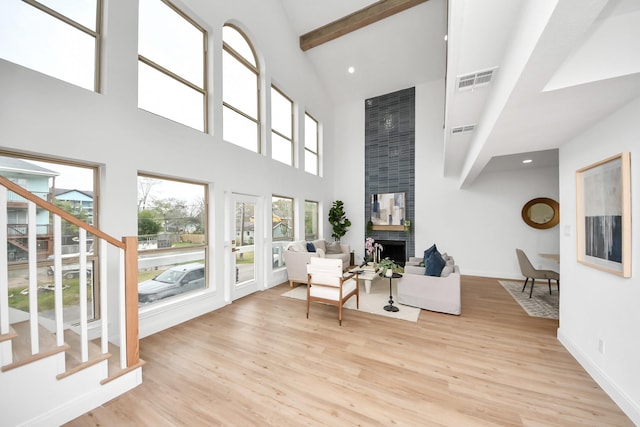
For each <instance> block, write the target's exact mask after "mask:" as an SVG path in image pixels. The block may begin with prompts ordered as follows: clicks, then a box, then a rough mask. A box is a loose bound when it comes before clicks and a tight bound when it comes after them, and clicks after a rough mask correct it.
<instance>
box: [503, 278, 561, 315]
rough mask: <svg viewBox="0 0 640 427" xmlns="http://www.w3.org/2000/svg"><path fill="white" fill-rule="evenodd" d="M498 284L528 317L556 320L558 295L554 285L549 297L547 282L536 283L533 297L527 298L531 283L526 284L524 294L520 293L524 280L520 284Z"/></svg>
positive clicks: (508, 282)
mask: <svg viewBox="0 0 640 427" xmlns="http://www.w3.org/2000/svg"><path fill="white" fill-rule="evenodd" d="M499 282H500V284H501V285H502V286H503V287H504V288H505V289H506V290H507V291H508V292H509V293H510V294H511V296H512V297H513V299H514V300H516V301H517V302H518V304H520V306H521V307H522V308H523V309H524V311H526V312H527V314H528V315H529V316H533V317H545V318H547V319H558V317H559V315H558V311H559V306H560V304H559V303H560V301H559V300H560V297H559V296H560V294H559V292H558V288H557V287H556V285H555V283H551V290H552V292H553V293H552V294H551V295H549V285H548V284H547V282H545V281H541V282H537V283H536V285H535V286H534V287H533V295H532V296H531V298H529V289H530V286H531V282H529V283H527V289H525V291H524V292H522V285H524V280H523V281H521V282H512V281H509V280H499Z"/></svg>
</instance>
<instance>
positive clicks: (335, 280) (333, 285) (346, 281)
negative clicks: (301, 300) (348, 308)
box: [307, 258, 360, 325]
mask: <svg viewBox="0 0 640 427" xmlns="http://www.w3.org/2000/svg"><path fill="white" fill-rule="evenodd" d="M354 295H355V297H356V308H360V293H359V287H358V274H357V273H354V274H348V275H346V276H344V275H343V272H342V260H340V259H330V258H311V259H310V260H309V264H307V319H308V318H309V305H310V303H311V302H312V301H313V302H322V303H325V304H331V305H335V306H337V307H338V322H339V324H340V325H342V307H343V305H344V303H345V302H346V301H347V300H348V299H349V298H351V297H352V296H354Z"/></svg>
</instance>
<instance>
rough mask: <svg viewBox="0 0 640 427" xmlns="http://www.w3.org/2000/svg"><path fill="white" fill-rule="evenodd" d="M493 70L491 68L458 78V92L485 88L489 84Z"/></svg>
mask: <svg viewBox="0 0 640 427" xmlns="http://www.w3.org/2000/svg"><path fill="white" fill-rule="evenodd" d="M495 70H496V69H495V68H492V69H490V70H484V71H478V72H475V73H472V74H466V75H464V76H460V77H458V90H472V89H476V88H479V87H483V86H487V85H488V84H489V83H491V80H492V79H493V73H494V71H495Z"/></svg>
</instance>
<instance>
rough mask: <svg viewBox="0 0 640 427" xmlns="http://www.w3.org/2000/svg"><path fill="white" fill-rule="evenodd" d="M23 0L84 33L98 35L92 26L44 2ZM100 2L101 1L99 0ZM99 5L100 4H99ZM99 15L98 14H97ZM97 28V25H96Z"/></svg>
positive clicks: (92, 35)
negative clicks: (87, 25) (81, 22)
mask: <svg viewBox="0 0 640 427" xmlns="http://www.w3.org/2000/svg"><path fill="white" fill-rule="evenodd" d="M22 1H23V2H25V3H27V4H29V5H31V6H33V7H35V8H36V9H39V10H41V11H43V12H44V13H47V14H49V15H51V16H53V17H54V18H56V19H59V20H60V21H62V22H64V23H65V24H67V25H71V26H72V27H74V28H76V29H78V30H80V31H82V32H83V33H86V34H88V35H90V36H91V37H98V32H97V31H94V30H92V29H90V28H87V27H85V26H84V25H82V24H80V23H79V22H76V21H74V20H73V19H71V18H69V17H67V16H65V15H62V14H61V13H59V12H56V11H55V10H53V9H51V8H49V7H47V6H45V5H43V4H42V3H39V2H37V1H36V0H22ZM98 3H100V2H98ZM98 6H99V4H98ZM96 15H97V14H96ZM96 28H97V27H96Z"/></svg>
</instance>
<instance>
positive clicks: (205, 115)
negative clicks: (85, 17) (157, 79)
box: [98, 0, 209, 133]
mask: <svg viewBox="0 0 640 427" xmlns="http://www.w3.org/2000/svg"><path fill="white" fill-rule="evenodd" d="M98 1H102V0H98ZM156 1H159V2H161V3H164V4H165V5H166V6H167V7H169V8H170V9H171V10H172V11H174V12H175V13H177V14H178V16H180V17H181V18H182V19H184V20H185V21H187V22H188V23H189V24H191V25H193V26H194V27H195V28H196V29H197V30H198V31H200V32H201V33H202V55H203V56H202V87H200V86H198V85H197V84H195V83H193V82H191V81H189V80H188V79H186V78H184V77H182V76H180V75H179V74H177V73H174V72H173V71H171V70H169V69H168V68H166V67H163V66H162V65H160V64H158V63H156V62H155V61H153V60H152V59H151V58H147V57H146V56H144V55H142V54H140V51H139V49H138V62H142V63H143V64H145V65H147V66H148V67H151V68H152V69H154V70H155V71H158V72H160V73H162V74H163V75H165V76H167V77H169V78H171V79H173V80H175V81H176V82H178V83H180V84H182V85H184V86H186V87H188V88H190V89H192V90H195V91H196V92H198V93H200V94H201V95H202V102H203V110H202V132H203V133H209V87H208V85H209V83H208V79H207V70H208V57H209V55H208V53H209V47H208V46H209V41H208V40H209V33H208V32H207V30H205V29H204V27H202V26H201V25H200V24H198V23H197V22H196V21H195V20H194V19H193V18H191V17H190V16H189V15H187V14H186V13H184V12H183V11H182V10H180V9H179V8H178V7H177V6H176V5H174V4H173V3H171V2H170V1H168V0H156ZM138 8H139V6H138ZM138 10H139V9H138ZM138 13H139V12H138ZM139 19H140V18H139V17H138V20H139ZM138 37H139V36H138ZM138 86H139V85H138ZM138 90H139V89H138ZM138 96H139V93H138ZM145 111H148V110H145ZM149 112H150V113H152V114H156V115H158V116H160V117H164V118H166V119H167V120H172V121H174V122H176V123H181V122H178V121H177V120H175V119H172V118H170V117H165V116H163V115H161V114H158V113H155V112H153V111H149ZM181 124H183V125H185V126H189V125H187V124H185V123H181ZM189 127H191V126H189ZM197 130H199V129H197Z"/></svg>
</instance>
